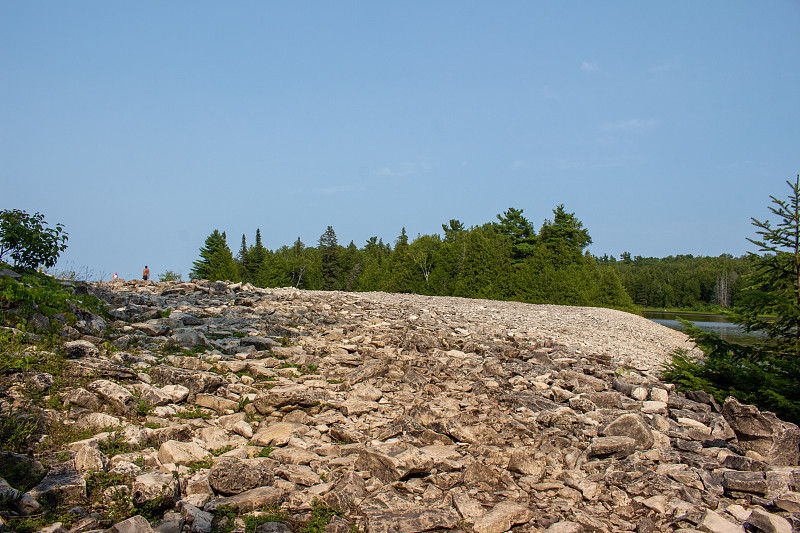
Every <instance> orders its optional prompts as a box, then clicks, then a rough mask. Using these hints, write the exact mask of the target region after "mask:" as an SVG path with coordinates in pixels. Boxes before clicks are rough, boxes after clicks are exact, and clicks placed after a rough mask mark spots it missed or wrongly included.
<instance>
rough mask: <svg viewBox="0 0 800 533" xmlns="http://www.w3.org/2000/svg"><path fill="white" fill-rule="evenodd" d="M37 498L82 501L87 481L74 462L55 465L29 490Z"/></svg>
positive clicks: (84, 496)
mask: <svg viewBox="0 0 800 533" xmlns="http://www.w3.org/2000/svg"><path fill="white" fill-rule="evenodd" d="M29 494H30V495H31V496H32V497H33V498H35V499H36V500H41V499H42V498H57V499H59V501H61V502H74V503H80V502H82V501H83V499H84V498H86V481H85V480H84V479H83V476H82V475H81V474H80V473H78V471H77V470H75V468H74V467H73V465H72V462H68V463H59V464H57V465H55V466H54V467H53V468H51V469H50V471H49V472H48V473H47V475H46V476H45V477H44V479H42V481H40V482H39V484H38V485H36V487H34V488H33V489H31V490H30V491H29Z"/></svg>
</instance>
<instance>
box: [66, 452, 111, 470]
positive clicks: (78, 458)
mask: <svg viewBox="0 0 800 533" xmlns="http://www.w3.org/2000/svg"><path fill="white" fill-rule="evenodd" d="M74 461H75V470H77V471H78V472H80V473H81V474H86V473H87V472H103V471H105V469H106V466H107V465H108V457H106V456H105V454H104V453H103V452H101V451H100V450H98V449H97V448H95V447H94V446H83V447H82V448H81V449H80V450H78V453H76V454H75V459H74Z"/></svg>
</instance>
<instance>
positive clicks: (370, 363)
mask: <svg viewBox="0 0 800 533" xmlns="http://www.w3.org/2000/svg"><path fill="white" fill-rule="evenodd" d="M86 290H88V291H89V292H91V293H92V294H94V295H96V296H98V297H100V298H102V299H103V300H105V301H107V302H108V303H109V309H110V315H111V316H112V317H113V318H114V320H113V321H110V322H107V321H104V320H102V319H100V318H99V317H96V316H85V317H82V319H81V320H80V321H79V323H78V324H76V325H75V327H74V328H70V327H69V326H65V328H64V334H65V335H67V336H70V337H71V338H73V339H74V340H72V341H70V342H67V343H66V345H65V353H66V355H67V358H68V361H67V365H66V370H65V372H66V373H67V374H68V375H69V376H70V377H71V378H73V379H74V383H75V386H74V387H72V388H70V389H68V390H58V391H55V390H49V391H48V390H47V388H48V383H51V384H52V383H53V379H52V376H50V377H49V378H48V376H47V375H42V374H43V373H41V372H40V373H35V372H34V373H26V374H19V375H17V376H15V377H16V379H17V381H18V385H17V386H12V387H10V388H8V389H7V390H6V391H5V398H4V399H3V402H4V404H5V407H8V405H9V404H11V403H13V402H15V401H17V402H19V401H22V399H21V396H22V395H23V394H24V390H25V389H26V387H27V386H28V385H29V384H30V383H32V382H34V383H38V384H39V385H38V386H39V387H42V388H43V389H44V390H45V392H47V393H49V394H51V395H57V397H58V398H59V401H61V402H63V405H64V408H63V410H61V411H51V412H48V413H47V416H49V417H50V418H51V419H55V420H58V421H60V422H63V423H64V424H69V425H74V426H75V427H77V428H84V429H85V428H90V429H93V430H94V431H96V433H95V434H94V435H93V436H92V437H91V438H89V439H86V440H82V441H78V442H73V443H70V444H69V445H68V446H67V449H66V450H65V451H68V452H69V458H68V460H66V461H63V462H61V463H58V464H55V465H53V466H52V467H51V468H50V470H49V472H48V473H47V475H46V476H45V477H44V479H43V480H42V482H41V483H40V484H39V485H38V486H37V487H36V488H34V489H33V490H31V491H29V492H28V493H26V494H18V493H14V492H13V491H14V489H13V487H7V488H6V489H3V485H2V484H1V483H0V494H3V490H5V491H6V494H8V495H9V496H8V497H7V498H6V499H15V500H16V503H17V506H18V510H19V512H21V513H31V512H35V511H36V509H37V508H38V506H39V503H38V502H41V501H42V500H43V499H47V498H52V497H56V498H59V499H60V500H61V501H73V502H75V505H80V502H81V501H83V500H82V498H85V496H86V490H87V489H86V479H87V476H89V475H90V473H91V472H93V471H102V472H111V473H119V474H125V475H127V476H130V478H132V479H133V483H132V485H131V486H130V487H127V486H121V487H111V488H108V489H106V493H105V497H106V498H107V499H108V501H109V502H111V501H112V500H113V499H114V498H115V497H118V495H119V491H123V492H124V491H129V498H130V499H131V500H132V502H133V503H134V504H135V505H137V506H139V508H142V507H147V508H148V509H151V510H152V509H155V510H156V514H157V516H158V517H159V519H158V520H156V521H151V522H148V521H147V520H146V519H145V518H143V517H142V516H134V517H132V518H129V519H128V520H125V521H123V522H119V523H117V524H114V525H113V526H112V527H111V529H108V524H105V525H104V524H103V523H102V517H101V516H98V515H94V514H88V515H86V516H85V517H83V518H82V519H80V520H78V521H77V522H76V523H75V524H73V525H72V526H71V528H65V527H61V525H60V524H54V525H52V526H51V527H50V528H49V529H48V530H47V531H51V532H57V531H67V530H68V531H70V532H76V533H77V532H83V531H106V530H107V531H120V532H121V531H151V530H154V531H159V532H178V531H193V532H208V531H211V530H212V528H213V527H216V524H215V522H216V523H219V522H220V518H221V516H222V515H223V514H224V513H221V512H220V509H230V508H236V509H237V510H238V511H237V512H239V513H247V512H259V511H262V510H264V509H272V510H273V511H274V510H275V509H280V510H281V511H282V512H283V513H285V515H286V516H288V517H290V520H289V521H288V523H289V524H290V525H297V524H302V523H303V521H304V520H307V519H308V517H309V516H310V514H311V512H312V511H313V510H314V508H315V507H316V506H319V505H326V506H329V507H331V508H335V509H337V510H339V511H340V515H339V516H337V517H335V518H334V519H333V520H332V521H331V523H330V524H329V525H328V526H327V527H326V529H325V531H328V532H331V533H340V532H341V533H344V532H349V531H353V530H354V528H358V529H360V530H361V531H366V532H368V533H384V532H385V533H389V532H408V533H415V532H423V531H474V532H476V533H502V532H505V531H517V532H551V533H556V532H557V533H572V532H575V533H577V532H617V531H638V532H654V531H681V532H690V531H705V532H720V533H723V532H729V531H730V532H734V531H737V532H743V531H755V532H759V531H761V532H790V531H797V530H800V490H799V489H798V487H800V467H798V466H797V465H798V460H799V459H800V429H798V427H797V426H795V425H793V424H789V423H786V422H783V421H781V420H778V419H777V418H776V417H775V416H774V415H772V414H771V413H766V412H759V411H758V410H757V409H755V408H754V407H752V406H748V405H743V404H741V403H739V402H738V401H737V400H735V399H733V398H729V399H728V400H727V401H726V402H725V403H724V405H719V404H717V403H716V402H715V401H714V399H713V397H711V396H709V395H708V394H705V393H702V392H694V393H678V392H676V391H675V390H674V387H672V386H671V385H668V384H665V383H663V382H661V381H659V379H658V372H657V365H656V363H657V362H658V361H662V360H664V358H665V357H666V356H667V355H668V353H669V352H670V351H672V350H674V349H675V348H677V347H682V346H685V345H686V338H685V337H683V336H681V335H680V334H676V333H675V332H672V331H671V330H667V329H666V328H663V334H659V331H660V330H658V329H657V328H661V326H658V325H650V323H648V325H647V326H646V328H650V329H647V332H646V334H644V333H643V331H644V329H641V330H639V329H636V326H635V324H637V323H638V322H636V320H638V318H636V320H634V319H629V318H627V317H623V316H622V315H624V314H623V313H620V314H619V316H620V317H621V318H620V320H630V322H625V326H624V328H623V329H626V330H629V333H630V336H631V337H632V338H633V337H636V336H637V335H639V336H644V337H646V338H649V339H652V346H653V352H652V353H651V354H650V358H649V360H650V361H651V362H652V364H651V365H650V366H648V365H644V364H642V361H646V360H647V359H648V358H647V357H646V355H647V354H644V353H639V354H637V361H638V363H637V364H634V365H630V366H625V365H624V364H623V363H624V357H620V354H619V353H609V350H608V349H607V345H608V341H607V340H604V341H602V342H598V343H597V344H592V343H591V342H590V341H587V338H598V339H602V338H603V327H604V326H603V325H602V324H600V325H599V326H598V325H595V328H594V330H593V331H591V332H590V333H591V336H589V337H586V336H584V337H581V338H580V339H573V338H571V337H569V336H566V335H563V334H562V335H560V336H559V335H556V334H551V335H547V334H544V333H542V330H541V329H538V330H536V331H532V330H530V329H526V328H525V327H524V325H525V316H526V313H528V314H530V316H532V317H533V316H534V315H535V316H536V317H538V318H537V320H540V319H541V316H542V314H541V312H542V310H543V307H542V306H526V305H524V304H508V305H510V306H512V307H513V310H514V316H515V317H516V318H515V321H514V323H513V324H510V323H507V322H504V321H503V314H502V313H494V314H493V317H492V319H491V320H487V317H486V316H485V314H481V313H480V312H474V310H475V306H476V305H482V308H483V309H484V310H485V309H487V305H489V306H491V308H492V309H502V308H503V306H504V305H505V304H504V303H503V302H492V303H491V304H485V303H484V304H481V303H480V302H476V301H475V300H458V299H454V298H447V299H437V298H425V297H419V296H410V295H387V294H352V293H339V292H307V291H299V290H295V289H257V288H254V287H252V286H249V285H246V284H245V285H242V284H231V283H223V282H206V281H195V282H192V283H153V282H140V281H131V282H115V283H110V284H105V283H104V284H96V285H90V286H88V287H86ZM548 308H551V307H548ZM575 313H578V314H580V313H581V311H580V310H579V309H578V310H576V311H575ZM583 313H584V314H583V316H584V318H585V319H586V320H587V321H588V322H591V320H590V319H592V317H593V316H597V315H593V313H597V311H596V310H590V309H586V310H584V311H583ZM615 313H617V312H615ZM615 316H616V315H615ZM587 317H588V318H587ZM631 324H633V326H631ZM642 324H643V323H642ZM620 327H621V326H620ZM644 327H645V326H644V325H643V326H642V328H644ZM609 328H610V326H609ZM652 328H656V329H652ZM556 329H557V328H555V329H552V330H551V331H556ZM562 329H563V328H562ZM584 329H586V328H584ZM654 332H655V333H654ZM584 333H585V332H584ZM658 335H660V336H658ZM654 336H657V337H658V338H655V337H654ZM573 340H574V341H575V342H572V341H573ZM112 346H113V349H112V348H111V347H112ZM640 351H641V350H640ZM624 352H625V353H628V354H629V353H630V350H624ZM628 360H629V361H630V359H628ZM142 406H145V407H146V409H142ZM0 409H3V404H0ZM143 411H146V412H145V413H143ZM108 439H123V440H124V442H125V443H126V446H128V448H129V449H130V450H133V451H129V452H125V453H119V454H116V455H113V456H110V457H109V456H107V455H105V454H104V453H102V452H101V451H100V448H101V447H102V446H101V445H100V444H101V443H102V442H104V441H107V440H108ZM0 460H9V461H11V460H20V461H22V460H23V459H22V458H18V457H17V458H15V457H14V456H11V455H9V454H6V456H5V458H4V459H0ZM6 485H7V484H6ZM223 520H231V518H225V519H223ZM293 527H294V526H293ZM261 528H262V530H263V531H289V529H288V526H287V525H286V524H267V525H262V526H261ZM282 528H283V529H282ZM233 530H234V531H244V529H243V523H242V522H241V520H240V519H238V521H236V523H234V524H233Z"/></svg>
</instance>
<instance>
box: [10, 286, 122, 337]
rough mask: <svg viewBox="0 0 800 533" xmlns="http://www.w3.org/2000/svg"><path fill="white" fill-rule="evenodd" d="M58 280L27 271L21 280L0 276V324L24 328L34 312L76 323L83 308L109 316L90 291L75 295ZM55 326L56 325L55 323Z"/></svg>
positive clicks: (101, 303)
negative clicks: (0, 312)
mask: <svg viewBox="0 0 800 533" xmlns="http://www.w3.org/2000/svg"><path fill="white" fill-rule="evenodd" d="M73 291H74V289H72V288H71V287H65V286H64V285H62V284H60V283H59V282H58V281H57V280H55V279H53V278H51V277H50V276H47V275H45V274H40V273H38V272H25V273H23V274H22V275H21V279H20V281H16V280H14V279H13V278H11V277H10V276H2V277H0V309H3V310H11V311H12V312H5V313H2V314H0V325H7V326H12V327H16V328H18V329H25V324H26V322H27V321H28V319H30V318H31V317H32V316H33V315H34V314H35V313H40V314H42V315H44V316H46V317H48V318H51V317H55V316H56V315H59V316H58V318H59V319H60V321H61V322H66V323H69V324H71V325H72V324H74V323H75V321H76V318H75V314H74V313H77V312H79V311H80V309H84V310H87V311H90V312H92V313H94V314H96V315H99V316H104V317H106V316H108V313H107V311H106V308H105V305H104V304H103V302H101V301H100V300H98V299H97V298H95V297H94V296H91V295H89V294H75V293H74V292H73ZM53 327H56V324H53Z"/></svg>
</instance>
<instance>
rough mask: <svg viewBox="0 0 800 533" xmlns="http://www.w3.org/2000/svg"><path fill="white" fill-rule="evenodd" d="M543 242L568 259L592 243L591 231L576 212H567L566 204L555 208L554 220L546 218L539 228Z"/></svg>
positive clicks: (580, 252)
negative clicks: (584, 225)
mask: <svg viewBox="0 0 800 533" xmlns="http://www.w3.org/2000/svg"><path fill="white" fill-rule="evenodd" d="M539 239H541V241H542V244H543V245H544V246H547V247H549V248H551V249H553V250H554V251H556V252H557V253H558V254H559V255H560V256H562V257H565V258H567V259H569V258H574V257H576V256H579V255H581V254H582V253H583V250H584V249H585V248H586V247H587V246H589V245H590V244H592V238H591V237H590V236H589V231H588V230H587V229H586V228H584V227H583V223H582V222H581V221H580V220H578V219H577V218H575V213H567V212H566V210H565V209H564V204H561V205H559V206H558V207H556V208H555V209H553V220H545V222H544V224H542V228H541V229H540V230H539Z"/></svg>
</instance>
